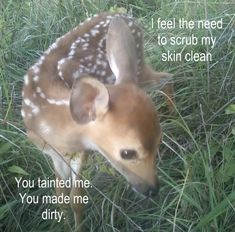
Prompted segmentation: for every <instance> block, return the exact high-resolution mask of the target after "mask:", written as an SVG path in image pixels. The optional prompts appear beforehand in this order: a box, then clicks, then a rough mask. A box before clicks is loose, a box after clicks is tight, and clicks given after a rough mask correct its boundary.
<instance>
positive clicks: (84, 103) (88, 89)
mask: <svg viewBox="0 0 235 232" xmlns="http://www.w3.org/2000/svg"><path fill="white" fill-rule="evenodd" d="M108 106H109V93H108V90H107V88H106V87H105V86H104V85H103V84H102V83H101V82H100V81H98V80H96V79H94V78H82V79H81V80H77V81H76V82H75V83H74V84H73V88H72V92H71V97H70V112H71V115H72V117H73V119H74V120H75V121H76V122H77V123H79V124H85V123H89V122H90V121H94V120H97V119H101V118H102V117H103V116H104V115H105V113H106V112H107V111H108Z"/></svg>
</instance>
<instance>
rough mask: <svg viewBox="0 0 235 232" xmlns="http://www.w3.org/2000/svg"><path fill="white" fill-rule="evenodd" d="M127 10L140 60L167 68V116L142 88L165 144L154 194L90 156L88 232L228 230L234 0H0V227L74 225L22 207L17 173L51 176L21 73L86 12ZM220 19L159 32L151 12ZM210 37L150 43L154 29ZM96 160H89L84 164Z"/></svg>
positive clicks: (234, 150)
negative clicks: (198, 58) (218, 24)
mask: <svg viewBox="0 0 235 232" xmlns="http://www.w3.org/2000/svg"><path fill="white" fill-rule="evenodd" d="M117 8H118V9H119V10H120V8H121V10H127V12H128V13H130V14H132V15H133V16H134V17H136V18H138V20H139V21H140V22H141V24H142V25H143V26H144V31H145V55H146V60H147V62H149V63H151V64H152V65H153V66H154V67H155V68H156V69H158V70H161V71H163V70H164V71H168V72H171V73H173V74H174V83H175V107H176V112H175V113H174V114H173V115H168V114H167V113H164V112H165V105H164V100H163V99H162V93H161V92H159V91H157V90H154V89H152V90H151V91H149V94H150V96H151V97H152V99H153V101H154V103H155V105H156V108H157V109H159V111H160V112H161V116H162V117H161V126H162V130H163V143H162V145H161V147H160V157H161V158H160V160H159V163H158V169H159V175H160V180H161V189H160V194H159V196H158V197H156V198H153V199H149V200H142V199H140V198H139V197H138V196H137V195H136V194H135V193H134V192H133V191H132V190H131V189H130V188H128V187H127V183H126V181H125V180H124V178H123V177H122V176H121V175H120V174H119V173H117V172H116V171H115V170H114V169H113V168H112V167H111V166H110V165H109V164H108V163H107V161H106V160H104V159H103V158H102V157H101V156H97V155H91V156H90V158H89V160H88V164H87V167H86V170H85V171H84V176H85V177H86V178H87V179H89V180H90V181H91V182H92V184H93V185H94V186H95V187H94V188H92V189H91V190H89V192H88V195H89V199H90V201H89V204H88V206H87V207H86V209H85V212H84V216H85V217H84V226H85V228H86V231H107V232H108V231H115V232H116V231H147V232H150V231H151V232H157V231H164V232H165V231H177V232H178V231H208V232H210V231H220V232H229V231H235V179H234V176H235V145H234V144H235V124H234V121H235V120H234V118H235V117H234V115H235V114H234V113H235V109H234V108H235V105H234V104H235V83H234V82H235V34H234V32H235V30H234V29H235V27H234V26H235V4H232V1H229V0H225V1H217V0H211V1H208V2H207V1H206V0H198V1H170V0H166V1H162V0H150V1H144V0H137V1H131V0H130V1H128V0H123V1H108V0H101V1H98V0H94V1H78V0H43V1H37V0H24V1H20V0H3V1H2V2H1V3H0V10H1V14H0V184H1V185H0V191H1V193H0V231H6V232H13V231H21V232H22V231H23V232H28V231H56V232H58V231H73V217H72V213H71V212H69V213H68V217H67V218H66V219H65V220H63V221H62V222H60V223H58V222H56V221H53V220H42V219H41V213H42V211H43V210H44V209H46V208H50V209H58V208H59V207H58V206H56V205H42V204H31V205H30V204H21V201H20V197H19V193H20V192H21V193H27V194H29V195H39V196H42V195H44V194H54V190H53V189H38V188H36V187H35V188H33V189H23V188H20V189H18V188H17V187H16V181H15V177H21V176H22V177H23V178H25V179H31V180H34V179H36V178H37V177H41V178H47V177H51V178H53V171H52V167H51V163H50V162H49V161H48V159H46V158H45V157H44V156H43V155H41V152H40V151H38V150H37V149H36V148H35V147H34V146H33V145H32V144H31V143H30V142H28V140H27V138H26V135H25V133H24V126H23V123H22V118H21V115H20V107H21V88H22V85H23V75H24V74H25V72H26V70H27V69H28V68H29V67H30V66H31V65H32V64H33V63H34V62H35V61H36V59H37V58H38V57H40V55H41V54H42V52H43V51H44V50H46V49H47V47H48V46H49V45H50V44H51V43H52V42H53V41H54V40H55V39H56V38H57V37H59V36H61V35H63V34H64V33H65V32H67V31H69V30H70V29H72V28H73V27H75V26H76V25H78V24H79V23H80V22H81V21H83V20H84V19H85V18H86V17H88V16H90V15H92V14H95V13H98V12H103V11H109V10H115V9H117ZM159 17H160V18H162V19H172V18H176V19H179V18H185V19H187V20H201V19H209V20H219V19H221V18H222V19H223V28H222V29H213V30H206V29H193V30H192V31H191V30H183V29H169V30H163V29H158V28H157V25H156V22H157V19H158V18H159ZM159 33H165V35H166V36H172V35H174V36H185V35H189V34H190V33H194V34H195V35H197V36H198V37H200V36H204V35H208V34H209V35H213V36H216V37H217V40H216V43H215V46H214V47H213V48H211V47H210V46H202V45H200V44H199V45H196V46H193V45H189V46H184V45H178V46H176V45H175V46H172V45H169V44H167V45H165V46H158V45H157V35H158V34H159ZM167 50H170V51H176V52H180V51H190V50H194V51H200V52H203V51H209V52H211V53H212V56H213V59H212V61H211V62H186V61H184V60H183V61H176V62H162V61H161V54H162V52H164V51H167ZM92 164H95V165H92Z"/></svg>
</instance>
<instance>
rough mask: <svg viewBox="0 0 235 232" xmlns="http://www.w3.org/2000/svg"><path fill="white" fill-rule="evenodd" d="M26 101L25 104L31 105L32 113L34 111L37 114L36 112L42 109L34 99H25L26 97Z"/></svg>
mask: <svg viewBox="0 0 235 232" xmlns="http://www.w3.org/2000/svg"><path fill="white" fill-rule="evenodd" d="M24 103H25V105H27V106H29V107H31V110H32V113H33V114H34V115H36V114H38V113H39V111H40V110H39V107H38V106H36V105H35V104H34V103H33V102H32V101H30V100H29V99H28V98H25V99H24Z"/></svg>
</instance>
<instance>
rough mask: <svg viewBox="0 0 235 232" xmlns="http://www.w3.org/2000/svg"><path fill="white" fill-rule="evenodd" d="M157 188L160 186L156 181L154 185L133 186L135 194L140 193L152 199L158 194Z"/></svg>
mask: <svg viewBox="0 0 235 232" xmlns="http://www.w3.org/2000/svg"><path fill="white" fill-rule="evenodd" d="M159 187H160V185H159V182H158V181H157V182H156V183H155V185H146V184H144V185H142V184H139V185H136V186H134V189H135V190H136V191H137V192H139V193H142V194H143V195H144V196H146V197H154V196H156V195H157V194H158V192H159Z"/></svg>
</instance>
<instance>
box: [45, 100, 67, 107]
mask: <svg viewBox="0 0 235 232" xmlns="http://www.w3.org/2000/svg"><path fill="white" fill-rule="evenodd" d="M47 101H48V102H49V103H50V104H52V105H57V106H63V105H65V106H68V105H69V100H55V99H50V98H47Z"/></svg>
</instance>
